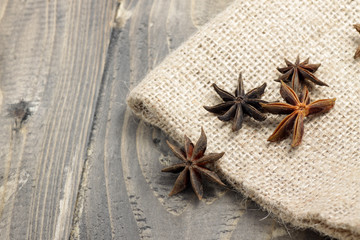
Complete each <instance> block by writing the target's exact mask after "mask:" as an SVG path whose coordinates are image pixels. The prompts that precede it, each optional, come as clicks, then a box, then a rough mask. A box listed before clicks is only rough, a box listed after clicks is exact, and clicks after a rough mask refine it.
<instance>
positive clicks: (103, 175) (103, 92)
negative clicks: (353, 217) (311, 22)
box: [0, 0, 322, 239]
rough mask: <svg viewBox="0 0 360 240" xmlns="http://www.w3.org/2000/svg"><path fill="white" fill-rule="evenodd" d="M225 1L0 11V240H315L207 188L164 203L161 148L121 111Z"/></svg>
mask: <svg viewBox="0 0 360 240" xmlns="http://www.w3.org/2000/svg"><path fill="white" fill-rule="evenodd" d="M232 1H233V0H124V1H116V0H93V1H91V0H87V1H85V0H77V1H70V0H68V1H65V0H57V1H56V0H27V1H26V0H11V1H10V0H0V43H1V48H0V110H1V112H0V239H68V238H71V239H78V238H80V239H111V238H112V239H139V238H145V239H146V238H151V239H176V238H178V239H291V237H292V239H322V237H320V236H319V235H318V234H317V233H314V232H312V231H309V230H308V231H298V230H294V229H293V228H291V227H290V226H285V225H284V224H283V223H282V222H280V221H279V220H276V219H275V218H273V217H272V216H271V214H269V213H267V212H264V211H262V210H261V209H260V207H259V206H257V205H256V204H255V203H254V202H252V201H250V200H248V199H244V198H243V196H242V195H241V194H239V193H236V192H234V191H230V190H226V189H221V188H219V187H218V186H216V185H212V184H205V190H206V194H205V196H204V199H203V200H202V201H198V200H197V199H196V196H195V195H194V194H193V192H192V191H191V189H189V190H186V191H185V192H183V193H181V194H178V195H176V196H173V197H171V198H169V197H168V196H167V194H168V192H169V191H170V189H171V187H172V184H173V182H174V181H175V178H176V176H174V175H172V174H166V173H161V172H160V169H161V168H162V167H163V166H164V162H165V161H174V162H175V161H176V159H175V158H174V156H173V155H172V154H171V152H170V151H169V149H168V147H167V146H166V144H165V139H166V136H165V135H164V134H163V133H162V132H161V131H160V130H159V129H156V128H153V127H151V126H148V125H146V124H144V123H143V122H141V121H139V120H138V119H136V118H135V117H134V116H133V115H132V114H131V112H130V111H129V109H128V108H127V106H126V102H125V99H126V95H127V94H128V92H129V90H130V89H132V88H133V87H134V86H136V85H137V84H138V83H139V82H140V81H141V80H142V78H143V77H144V76H145V75H146V74H147V73H148V72H149V71H150V70H151V69H153V68H154V67H155V66H156V65H158V64H159V63H160V62H161V61H162V60H163V59H164V57H165V56H166V55H168V54H169V53H170V52H171V51H172V50H174V49H175V48H176V47H178V46H179V45H180V44H181V43H183V42H184V41H185V40H186V39H187V38H188V37H189V36H190V35H191V34H192V33H194V32H195V31H197V30H198V29H199V28H201V26H202V25H203V24H205V23H206V22H207V21H208V20H209V19H211V18H212V17H214V16H215V15H216V14H217V13H218V12H220V11H221V10H223V9H224V8H225V7H226V6H228V5H229V4H230V3H231V2H232ZM21 100H24V101H25V102H23V103H22V104H18V105H14V104H17V103H19V102H20V101H21ZM16 108H18V109H17V111H15V109H16ZM26 110H30V111H31V115H28V113H26ZM25 116H27V120H25V121H22V120H23V118H25Z"/></svg>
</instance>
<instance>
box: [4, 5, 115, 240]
mask: <svg viewBox="0 0 360 240" xmlns="http://www.w3.org/2000/svg"><path fill="white" fill-rule="evenodd" d="M116 5H117V3H116V1H115V0H101V1H91V0H77V1H47V0H27V1H24V0H1V1H0V46H1V48H0V89H1V93H2V98H3V99H2V106H1V117H0V239H68V237H69V234H70V232H71V229H72V218H73V213H74V209H75V203H76V197H77V193H78V189H79V182H80V179H81V175H82V170H83V165H84V159H85V157H86V152H87V148H88V142H89V136H90V134H91V130H92V126H93V119H94V113H95V106H96V102H97V99H98V95H99V89H100V87H101V83H102V77H103V72H104V66H105V62H106V56H107V49H108V46H109V42H110V36H111V31H112V23H113V20H114V16H115V13H116ZM21 99H24V100H25V101H28V102H30V110H31V112H32V115H31V116H29V118H28V119H27V120H26V121H25V122H24V123H23V124H22V126H21V128H20V129H17V130H14V129H13V128H14V127H16V126H15V119H14V118H13V117H10V116H8V111H7V109H8V108H9V104H15V103H17V102H19V101H20V100H21Z"/></svg>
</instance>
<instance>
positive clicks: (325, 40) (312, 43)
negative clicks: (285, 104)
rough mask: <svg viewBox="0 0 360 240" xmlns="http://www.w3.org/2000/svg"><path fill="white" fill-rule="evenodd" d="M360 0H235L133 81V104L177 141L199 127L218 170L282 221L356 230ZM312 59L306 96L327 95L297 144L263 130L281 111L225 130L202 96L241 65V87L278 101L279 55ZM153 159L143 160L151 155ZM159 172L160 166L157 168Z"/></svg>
mask: <svg viewBox="0 0 360 240" xmlns="http://www.w3.org/2000/svg"><path fill="white" fill-rule="evenodd" d="M354 23H360V1H359V0H357V1H337V0H322V1H305V0H304V1H299V0H298V1H286V0H273V1H265V0H263V1H261V0H257V1H246V0H243V1H235V3H234V4H232V5H231V6H230V7H229V8H228V9H227V10H225V11H224V12H222V13H221V14H220V15H218V16H217V17H216V18H215V19H214V20H213V21H211V22H210V23H209V24H207V25H206V26H204V28H203V29H202V30H201V31H199V32H198V33H196V34H195V35H194V36H192V37H191V38H190V39H189V40H188V41H187V42H186V43H184V44H183V45H182V46H181V47H180V48H179V49H177V50H176V51H174V52H173V53H172V54H170V55H169V56H168V57H167V58H166V60H165V61H164V62H163V63H162V64H160V66H158V67H157V68H156V69H154V70H153V71H152V72H151V73H150V74H148V76H147V77H146V78H145V79H144V80H143V81H142V82H141V83H140V84H139V85H138V86H137V87H136V88H134V89H133V90H132V91H131V93H130V95H129V97H128V104H129V106H130V107H131V108H132V110H133V112H134V113H135V114H136V115H137V116H139V117H140V118H142V119H143V120H145V121H146V122H149V123H151V124H153V125H155V126H158V127H160V128H161V129H162V130H163V131H165V132H166V133H167V134H169V136H170V137H172V138H173V139H175V140H176V141H179V142H183V136H184V134H187V135H188V136H189V137H190V138H191V139H192V140H193V141H196V140H197V138H198V137H199V135H200V127H201V126H203V127H204V129H205V132H206V134H207V136H208V152H221V151H225V152H226V154H225V155H224V157H223V158H222V159H221V160H219V161H218V165H217V167H218V169H219V172H220V174H222V176H223V177H224V178H225V179H226V180H227V181H228V182H229V183H231V184H232V185H233V186H234V187H235V188H237V189H238V190H239V191H241V192H242V193H244V194H245V195H246V196H249V197H250V198H252V199H253V200H255V201H256V202H257V203H259V204H260V205H261V206H262V207H264V208H265V209H267V210H268V211H270V212H271V213H274V214H275V215H277V216H278V217H279V218H281V219H282V220H283V221H286V222H290V223H292V224H293V225H295V226H298V227H311V228H314V229H317V230H318V231H321V232H323V233H325V234H327V235H330V236H333V237H336V238H340V239H360V157H359V155H360V153H359V150H360V123H359V121H360V60H354V59H353V55H354V53H355V50H356V48H357V46H358V45H359V44H360V35H359V34H358V33H357V32H356V31H355V29H353V26H352V25H353V24H354ZM298 54H300V57H301V60H304V59H305V58H306V57H310V63H321V64H322V65H321V67H320V68H319V70H318V71H317V72H316V74H315V75H316V76H317V77H318V78H319V79H320V80H322V81H324V82H326V83H328V84H329V86H330V87H320V86H315V87H314V88H313V89H312V90H311V92H310V94H311V99H312V100H316V99H321V98H333V97H336V98H337V101H336V104H335V107H334V108H333V109H332V110H331V111H330V112H329V113H327V114H323V115H318V116H313V117H309V118H307V119H306V121H305V135H304V138H303V142H302V144H301V145H300V147H298V148H296V149H292V148H291V147H290V143H291V137H289V138H287V139H286V140H284V141H282V142H279V143H269V142H267V141H266V139H267V138H268V137H269V136H270V134H271V133H272V132H273V131H274V129H275V127H276V125H277V124H278V123H279V122H280V121H281V119H282V118H283V116H276V115H269V116H268V119H267V120H266V121H265V122H256V121H255V120H253V119H251V118H249V117H245V119H244V124H243V128H242V129H241V130H240V131H238V132H235V133H233V132H232V131H231V124H229V123H223V122H221V121H219V120H218V119H217V118H216V116H215V115H214V114H211V113H209V112H207V111H206V110H205V109H204V108H203V105H215V104H217V103H220V102H221V100H220V98H219V97H218V96H217V94H216V93H215V91H214V90H213V88H212V87H211V84H212V83H214V82H215V83H216V84H217V85H218V86H219V87H221V88H223V89H225V90H228V91H231V92H233V91H234V90H235V87H236V85H237V76H238V74H239V72H240V71H241V72H242V73H243V78H244V86H245V90H246V91H248V90H250V89H252V88H254V87H256V86H259V85H260V84H262V83H263V82H266V83H267V84H268V87H267V89H266V91H265V94H264V96H263V99H266V100H269V101H274V100H280V101H283V100H282V99H281V96H280V94H279V87H280V85H279V83H277V82H274V81H273V79H275V78H277V77H278V76H279V73H278V72H277V71H276V67H277V66H284V64H285V63H284V57H286V58H288V59H289V60H290V61H295V59H296V56H297V55H298ZM151 160H152V159H149V161H151ZM159 171H160V170H159Z"/></svg>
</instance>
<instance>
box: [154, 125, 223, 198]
mask: <svg viewBox="0 0 360 240" xmlns="http://www.w3.org/2000/svg"><path fill="white" fill-rule="evenodd" d="M166 142H167V144H168V145H169V147H170V149H171V150H172V152H173V153H174V154H175V156H176V157H178V158H180V159H181V160H182V161H183V162H182V163H179V164H175V165H173V166H170V167H167V168H164V169H162V170H161V171H162V172H173V173H179V172H180V174H179V176H178V178H177V179H176V181H175V185H174V187H173V189H172V190H171V192H170V194H169V196H172V195H174V194H176V193H178V192H181V191H183V190H184V189H185V188H186V187H187V185H188V182H189V178H190V182H191V186H192V188H193V190H194V192H195V193H196V195H197V197H198V198H199V200H201V199H202V195H203V186H202V183H201V177H202V175H204V176H206V177H208V178H209V179H210V180H212V181H214V182H216V183H218V184H220V185H223V186H225V184H224V183H223V182H222V181H221V180H220V178H219V177H218V175H217V174H216V173H215V172H212V171H211V170H210V169H208V168H206V166H205V165H206V164H208V163H214V162H215V161H217V160H219V159H220V158H221V157H222V156H223V155H224V152H222V153H210V154H208V155H206V156H204V153H205V150H206V146H207V138H206V135H205V132H204V130H203V128H201V135H200V138H199V140H198V141H197V142H196V144H195V146H194V144H193V143H192V142H191V140H190V139H189V138H188V137H187V136H186V135H185V146H184V148H183V149H180V148H178V147H176V146H174V145H172V144H171V143H169V142H168V141H166Z"/></svg>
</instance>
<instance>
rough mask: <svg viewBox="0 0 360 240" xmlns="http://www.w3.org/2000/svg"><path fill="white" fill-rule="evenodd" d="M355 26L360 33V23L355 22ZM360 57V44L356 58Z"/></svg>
mask: <svg viewBox="0 0 360 240" xmlns="http://www.w3.org/2000/svg"><path fill="white" fill-rule="evenodd" d="M354 28H355V29H356V31H358V32H359V33H360V24H354ZM358 57H360V46H358V48H357V49H356V52H355V55H354V58H355V59H356V58H358Z"/></svg>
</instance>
